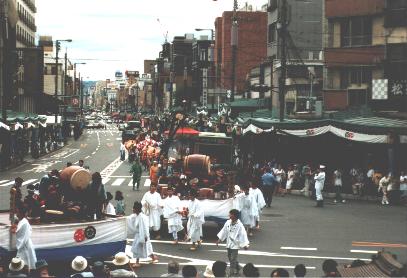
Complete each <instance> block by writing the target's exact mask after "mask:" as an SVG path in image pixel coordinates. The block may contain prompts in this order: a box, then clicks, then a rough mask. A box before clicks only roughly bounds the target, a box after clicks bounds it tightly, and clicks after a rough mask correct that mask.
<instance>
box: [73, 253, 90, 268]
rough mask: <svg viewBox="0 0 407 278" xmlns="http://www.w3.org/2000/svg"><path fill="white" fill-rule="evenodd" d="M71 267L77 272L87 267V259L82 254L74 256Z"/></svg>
mask: <svg viewBox="0 0 407 278" xmlns="http://www.w3.org/2000/svg"><path fill="white" fill-rule="evenodd" d="M71 266H72V269H73V270H75V271H78V272H81V271H84V270H85V269H86V268H87V267H88V261H87V260H86V259H85V258H84V257H82V256H76V257H75V259H73V261H72V263H71Z"/></svg>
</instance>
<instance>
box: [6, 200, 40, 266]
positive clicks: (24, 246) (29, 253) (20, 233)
mask: <svg viewBox="0 0 407 278" xmlns="http://www.w3.org/2000/svg"><path fill="white" fill-rule="evenodd" d="M26 216H27V209H26V208H25V207H23V206H21V207H19V208H18V210H17V217H18V220H19V221H18V225H17V227H15V226H14V227H12V231H13V232H15V234H16V249H17V255H16V257H19V258H20V259H22V260H23V261H24V262H25V263H26V265H27V266H28V269H29V270H30V271H31V270H34V269H35V263H36V262H37V256H36V254H35V248H34V245H33V243H32V241H31V234H32V228H31V225H30V223H29V222H28V220H27V218H26Z"/></svg>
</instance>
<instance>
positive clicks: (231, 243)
mask: <svg viewBox="0 0 407 278" xmlns="http://www.w3.org/2000/svg"><path fill="white" fill-rule="evenodd" d="M218 238H219V240H220V241H224V240H226V248H227V249H240V248H243V247H246V246H248V245H249V244H250V242H249V239H248V238H247V233H246V229H245V228H244V226H243V224H242V222H240V220H239V219H238V220H237V221H236V223H235V224H234V225H232V220H230V219H229V220H228V221H226V223H225V225H224V226H223V228H222V230H220V232H219V233H218Z"/></svg>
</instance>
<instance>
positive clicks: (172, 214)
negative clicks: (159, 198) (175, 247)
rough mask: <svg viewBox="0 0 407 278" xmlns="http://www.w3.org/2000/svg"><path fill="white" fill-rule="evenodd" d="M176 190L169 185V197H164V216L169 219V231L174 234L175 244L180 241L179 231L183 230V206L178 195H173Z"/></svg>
mask: <svg viewBox="0 0 407 278" xmlns="http://www.w3.org/2000/svg"><path fill="white" fill-rule="evenodd" d="M173 193H174V190H173V188H172V187H168V189H167V194H168V197H167V198H165V199H164V218H167V219H168V221H167V222H168V233H170V234H172V238H173V239H174V244H177V243H178V232H180V231H182V230H183V229H184V227H183V226H182V216H181V214H182V207H181V201H180V199H179V197H178V196H176V195H173Z"/></svg>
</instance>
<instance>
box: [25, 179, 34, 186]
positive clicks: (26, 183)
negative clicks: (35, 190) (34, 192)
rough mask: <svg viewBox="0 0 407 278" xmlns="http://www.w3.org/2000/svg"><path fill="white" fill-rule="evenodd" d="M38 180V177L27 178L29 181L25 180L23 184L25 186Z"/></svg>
mask: <svg viewBox="0 0 407 278" xmlns="http://www.w3.org/2000/svg"><path fill="white" fill-rule="evenodd" d="M36 180H37V179H31V180H27V181H25V182H23V186H24V185H29V184H32V183H34V182H35V181H36Z"/></svg>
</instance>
